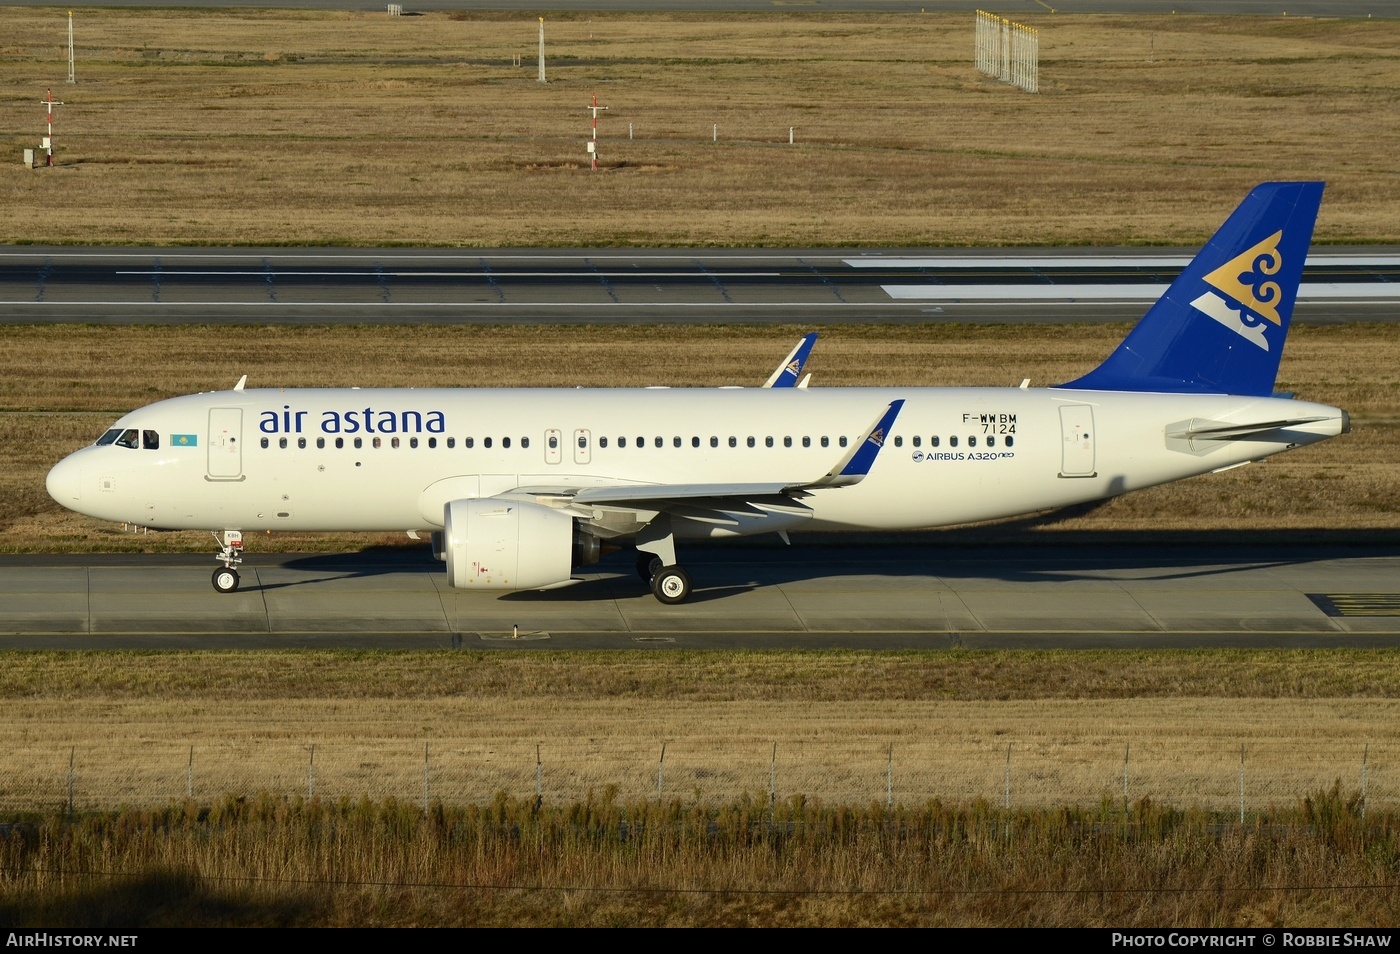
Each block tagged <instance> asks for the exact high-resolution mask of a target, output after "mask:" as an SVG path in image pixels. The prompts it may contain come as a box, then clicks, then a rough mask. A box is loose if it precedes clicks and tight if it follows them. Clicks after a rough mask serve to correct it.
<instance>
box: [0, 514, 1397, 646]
mask: <svg viewBox="0 0 1400 954" xmlns="http://www.w3.org/2000/svg"><path fill="white" fill-rule="evenodd" d="M930 539H936V537H930V536H929V535H913V536H911V537H910V538H909V542H907V543H900V542H898V541H897V540H896V541H893V542H892V541H891V540H888V539H881V540H878V541H872V540H869V539H865V538H860V537H858V538H856V539H855V540H854V541H853V542H852V543H851V544H849V545H842V544H840V543H839V542H828V543H825V544H822V545H816V546H803V545H802V544H801V538H800V537H799V538H797V540H798V543H799V545H798V546H795V547H793V548H790V549H789V548H785V547H772V548H767V547H762V546H754V545H752V544H750V545H748V546H742V545H741V546H731V547H724V546H715V545H705V546H693V547H688V548H686V549H685V550H684V551H683V553H682V563H683V564H684V565H685V566H686V568H687V569H688V571H689V572H690V574H691V576H692V578H693V579H694V581H695V587H696V590H695V595H694V597H693V598H692V599H691V601H690V602H688V603H686V604H683V605H681V606H663V605H662V604H660V603H659V602H657V601H656V600H655V599H654V598H653V597H652V596H651V595H650V594H649V592H647V590H646V588H645V587H644V586H643V585H642V583H641V581H640V580H639V579H637V578H636V576H635V574H634V571H633V570H632V559H631V557H630V555H628V554H618V555H615V556H613V557H611V558H609V559H607V560H605V561H604V562H603V563H601V564H599V565H598V566H596V567H592V568H589V569H588V570H587V571H586V572H580V573H579V574H578V575H579V576H580V577H581V578H582V582H580V583H578V584H577V585H575V586H572V587H568V588H566V589H562V590H554V591H549V592H544V593H535V592H530V593H509V594H497V595H489V594H482V593H479V592H473V593H466V592H462V591H457V590H452V589H451V588H449V587H448V586H447V583H446V576H445V574H444V573H443V570H442V566H441V564H438V563H437V562H435V561H434V560H432V558H431V556H430V555H429V554H427V553H426V551H416V550H414V551H406V552H400V551H389V552H379V553H363V554H349V555H318V554H275V553H256V552H254V553H251V554H250V555H249V557H248V560H247V562H246V563H245V564H244V566H243V572H242V575H243V585H242V587H241V588H240V589H239V591H238V592H237V593H234V594H227V595H221V594H218V593H215V592H214V590H213V588H212V586H211V585H210V580H209V577H210V574H211V573H212V571H213V567H214V565H215V564H214V561H213V560H212V558H211V557H200V556H198V555H180V556H170V555H101V556H45V555H34V556H5V557H0V648H51V649H138V648H207V649H213V648H249V649H251V648H293V647H374V648H381V649H394V648H405V649H409V648H411V649H424V648H441V649H462V648H467V649H471V648H491V649H504V650H527V649H545V648H550V649H564V648H569V649H603V648H618V649H620V648H633V649H636V648H654V649H667V648H686V649H699V648H707V649H716V648H746V649H765V648H810V649H824V648H838V647H845V648H867V649H952V648H1098V647H1116V648H1129V647H1136V648H1144V647H1147V648H1152V647H1155V648H1179V647H1256V648H1287V647H1339V646H1352V647H1357V646H1359V647H1396V646H1400V546H1380V547H1369V548H1348V547H1336V546H1318V547H1299V546H1292V547H1289V546H1264V547H1261V548H1256V549H1250V548H1231V547H1220V546H1216V545H1210V544H1207V545H1202V546H1181V547H1162V546H1107V547H1083V546H1076V547H1060V546H1037V547H973V548H961V547H944V546H939V545H936V544H933V543H930V542H929V540H930Z"/></svg>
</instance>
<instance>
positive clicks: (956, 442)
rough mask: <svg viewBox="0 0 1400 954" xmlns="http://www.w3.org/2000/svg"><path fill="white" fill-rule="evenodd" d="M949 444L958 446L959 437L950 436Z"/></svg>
mask: <svg viewBox="0 0 1400 954" xmlns="http://www.w3.org/2000/svg"><path fill="white" fill-rule="evenodd" d="M948 446H949V447H957V446H958V439H957V438H956V437H950V438H948Z"/></svg>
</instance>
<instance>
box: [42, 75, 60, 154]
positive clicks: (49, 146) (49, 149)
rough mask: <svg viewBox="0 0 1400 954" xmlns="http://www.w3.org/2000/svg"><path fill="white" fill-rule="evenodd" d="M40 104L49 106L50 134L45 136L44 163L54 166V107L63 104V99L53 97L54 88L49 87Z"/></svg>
mask: <svg viewBox="0 0 1400 954" xmlns="http://www.w3.org/2000/svg"><path fill="white" fill-rule="evenodd" d="M39 105H40V106H47V107H48V133H49V134H48V135H47V136H45V137H44V165H46V166H52V165H53V108H54V107H55V106H62V105H63V103H62V101H60V100H56V99H54V98H53V88H52V87H50V88H49V95H48V96H46V97H45V98H44V99H41V100H39Z"/></svg>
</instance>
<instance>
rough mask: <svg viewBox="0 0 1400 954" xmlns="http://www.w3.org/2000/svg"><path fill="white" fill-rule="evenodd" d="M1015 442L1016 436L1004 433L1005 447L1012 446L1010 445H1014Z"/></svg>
mask: <svg viewBox="0 0 1400 954" xmlns="http://www.w3.org/2000/svg"><path fill="white" fill-rule="evenodd" d="M1015 444H1016V438H1014V437H1012V436H1011V435H1010V434H1007V435H1006V446H1007V447H1012V446H1014V445H1015Z"/></svg>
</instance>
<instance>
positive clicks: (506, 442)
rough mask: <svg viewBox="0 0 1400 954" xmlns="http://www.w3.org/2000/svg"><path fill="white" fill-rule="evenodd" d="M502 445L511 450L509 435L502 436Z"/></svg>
mask: <svg viewBox="0 0 1400 954" xmlns="http://www.w3.org/2000/svg"><path fill="white" fill-rule="evenodd" d="M501 446H502V447H504V448H506V449H507V450H509V449H510V438H509V437H502V438H501Z"/></svg>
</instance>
